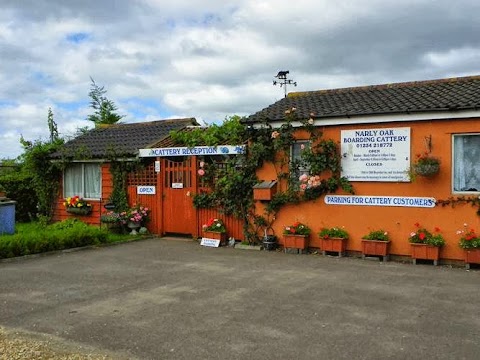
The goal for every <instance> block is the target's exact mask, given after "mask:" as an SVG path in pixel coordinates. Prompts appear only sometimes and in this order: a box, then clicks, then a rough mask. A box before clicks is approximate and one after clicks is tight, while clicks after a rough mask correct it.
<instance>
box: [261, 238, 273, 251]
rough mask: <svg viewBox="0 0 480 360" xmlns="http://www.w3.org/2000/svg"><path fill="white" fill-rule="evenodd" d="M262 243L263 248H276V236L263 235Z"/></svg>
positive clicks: (268, 249) (270, 249)
mask: <svg viewBox="0 0 480 360" xmlns="http://www.w3.org/2000/svg"><path fill="white" fill-rule="evenodd" d="M262 244H263V249H264V250H267V251H272V250H275V249H276V248H277V237H276V236H275V235H265V237H264V238H263V241H262Z"/></svg>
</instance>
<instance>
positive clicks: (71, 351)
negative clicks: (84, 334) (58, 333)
mask: <svg viewBox="0 0 480 360" xmlns="http://www.w3.org/2000/svg"><path fill="white" fill-rule="evenodd" d="M47 359H49V360H50V359H51V360H57V359H58V360H110V359H115V358H114V357H111V356H109V355H102V354H99V353H97V352H95V351H94V350H92V349H88V348H87V347H85V346H80V345H77V346H75V345H72V344H69V343H68V342H67V341H65V340H64V339H54V338H52V337H48V336H40V335H38V334H29V333H26V332H20V331H13V330H10V331H7V330H6V329H2V328H0V360H47Z"/></svg>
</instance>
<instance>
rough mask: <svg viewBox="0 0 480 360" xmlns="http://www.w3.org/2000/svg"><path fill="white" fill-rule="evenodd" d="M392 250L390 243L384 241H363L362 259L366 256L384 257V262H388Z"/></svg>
mask: <svg viewBox="0 0 480 360" xmlns="http://www.w3.org/2000/svg"><path fill="white" fill-rule="evenodd" d="M389 250H390V241H382V240H366V239H363V240H362V258H364V259H365V256H366V255H370V256H382V257H383V261H388V256H389Z"/></svg>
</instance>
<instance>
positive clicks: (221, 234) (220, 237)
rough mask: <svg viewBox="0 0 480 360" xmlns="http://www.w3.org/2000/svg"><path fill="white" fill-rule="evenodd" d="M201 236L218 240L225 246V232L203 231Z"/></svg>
mask: <svg viewBox="0 0 480 360" xmlns="http://www.w3.org/2000/svg"><path fill="white" fill-rule="evenodd" d="M203 237H204V238H207V239H214V240H220V245H221V246H225V245H226V243H227V234H226V233H224V232H218V231H204V232H203Z"/></svg>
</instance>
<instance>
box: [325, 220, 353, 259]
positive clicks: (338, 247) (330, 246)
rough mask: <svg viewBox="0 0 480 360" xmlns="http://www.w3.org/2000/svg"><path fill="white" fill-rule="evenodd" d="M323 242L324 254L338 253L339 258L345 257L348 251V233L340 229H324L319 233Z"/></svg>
mask: <svg viewBox="0 0 480 360" xmlns="http://www.w3.org/2000/svg"><path fill="white" fill-rule="evenodd" d="M318 237H319V238H320V239H321V242H322V245H321V246H322V254H323V255H324V256H325V255H326V254H327V252H336V253H338V257H342V256H343V255H345V251H346V250H347V240H348V237H349V235H348V232H347V231H346V230H345V229H343V228H340V227H332V228H322V229H321V230H320V232H319V233H318Z"/></svg>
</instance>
